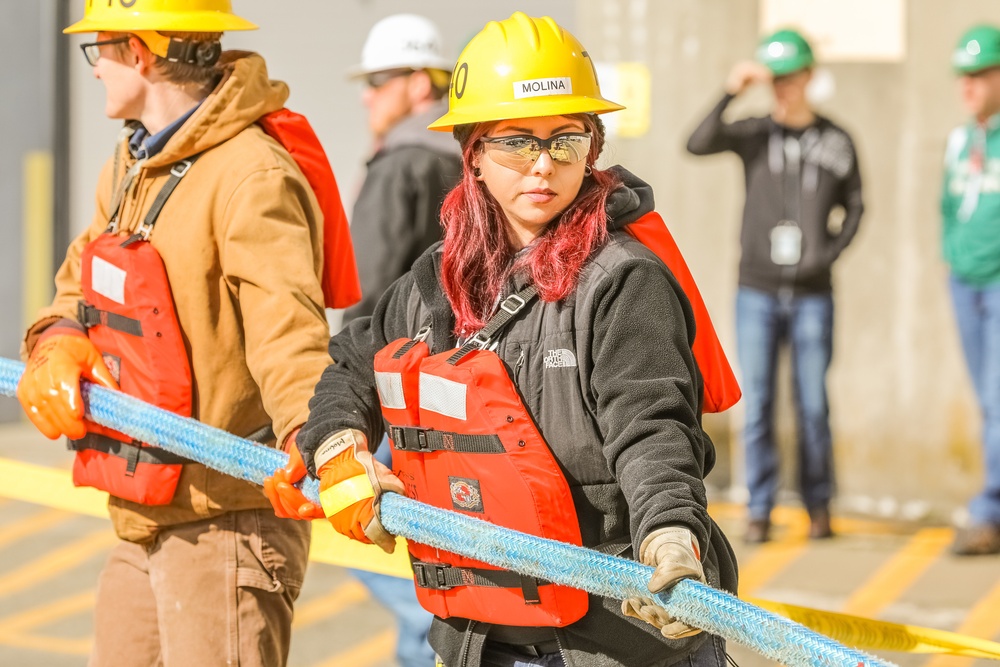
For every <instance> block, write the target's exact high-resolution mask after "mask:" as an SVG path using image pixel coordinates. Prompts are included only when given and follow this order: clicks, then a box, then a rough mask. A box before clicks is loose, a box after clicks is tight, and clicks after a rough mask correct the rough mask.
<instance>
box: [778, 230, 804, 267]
mask: <svg viewBox="0 0 1000 667" xmlns="http://www.w3.org/2000/svg"><path fill="white" fill-rule="evenodd" d="M801 259H802V230H801V229H800V228H799V226H798V225H797V224H796V223H795V222H793V221H791V220H782V221H781V222H779V223H778V226H777V227H774V228H772V229H771V261H772V262H774V263H775V264H777V265H778V266H795V265H796V264H798V263H799V260H801Z"/></svg>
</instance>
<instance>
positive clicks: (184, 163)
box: [170, 160, 194, 178]
mask: <svg viewBox="0 0 1000 667" xmlns="http://www.w3.org/2000/svg"><path fill="white" fill-rule="evenodd" d="M192 164H194V160H181V161H180V162H177V163H175V164H174V166H172V167H170V173H171V174H173V175H174V176H176V177H177V178H183V177H184V174H186V173H187V171H188V169H190V168H191V165H192Z"/></svg>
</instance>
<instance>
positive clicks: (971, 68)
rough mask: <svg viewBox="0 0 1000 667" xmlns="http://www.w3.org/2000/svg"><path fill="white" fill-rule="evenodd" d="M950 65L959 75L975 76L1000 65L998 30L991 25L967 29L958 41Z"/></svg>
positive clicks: (999, 33) (999, 31) (999, 34)
mask: <svg viewBox="0 0 1000 667" xmlns="http://www.w3.org/2000/svg"><path fill="white" fill-rule="evenodd" d="M951 64H952V67H954V68H955V71H956V72H958V73H959V74H975V73H976V72H981V71H983V70H984V69H989V68H990V67H996V66H998V65H1000V29H997V28H996V27H995V26H992V25H977V26H975V27H973V28H969V29H968V30H967V31H966V32H965V34H964V35H962V38H961V39H960V40H958V45H957V46H956V47H955V51H954V53H952V54H951Z"/></svg>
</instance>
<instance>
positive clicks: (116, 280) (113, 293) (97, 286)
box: [90, 257, 127, 305]
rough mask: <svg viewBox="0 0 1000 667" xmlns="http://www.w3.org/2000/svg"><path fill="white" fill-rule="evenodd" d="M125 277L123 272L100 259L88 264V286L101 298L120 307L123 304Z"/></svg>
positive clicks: (97, 258) (96, 258)
mask: <svg viewBox="0 0 1000 667" xmlns="http://www.w3.org/2000/svg"><path fill="white" fill-rule="evenodd" d="M126 275H127V274H126V273H125V271H124V270H122V269H119V268H118V267H117V266H115V265H114V264H112V263H111V262H109V261H107V260H104V259H101V258H100V257H95V258H94V261H92V262H91V263H90V286H91V287H92V288H93V289H94V291H95V292H97V293H98V294H100V295H101V296H106V297H107V298H109V299H111V300H112V301H114V302H115V303H120V304H122V305H124V304H125V276H126Z"/></svg>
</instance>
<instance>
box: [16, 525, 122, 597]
mask: <svg viewBox="0 0 1000 667" xmlns="http://www.w3.org/2000/svg"><path fill="white" fill-rule="evenodd" d="M117 541H118V538H117V537H115V534H114V533H113V532H111V531H110V530H101V531H97V532H94V533H91V534H89V535H87V536H86V537H83V538H81V539H79V540H76V541H75V542H70V543H69V544H67V545H65V546H63V547H62V548H60V549H56V550H55V551H50V552H48V553H47V554H45V555H44V556H41V557H39V558H36V559H34V560H32V561H31V562H30V563H27V564H25V565H23V566H21V567H19V568H17V569H15V570H11V571H9V572H7V573H6V574H4V575H3V576H2V577H0V597H2V596H4V595H11V594H12V593H17V592H19V591H23V590H25V589H26V588H31V587H32V586H35V585H37V584H39V583H41V582H43V581H46V580H48V579H52V578H53V577H56V576H58V575H60V574H62V573H63V572H66V571H67V570H71V569H73V568H74V567H76V566H77V565H79V564H80V563H82V562H84V561H85V560H87V559H88V558H91V557H93V556H95V555H97V554H99V553H101V552H104V551H107V550H109V549H111V547H112V546H113V545H114V544H115V543H116V542H117Z"/></svg>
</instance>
